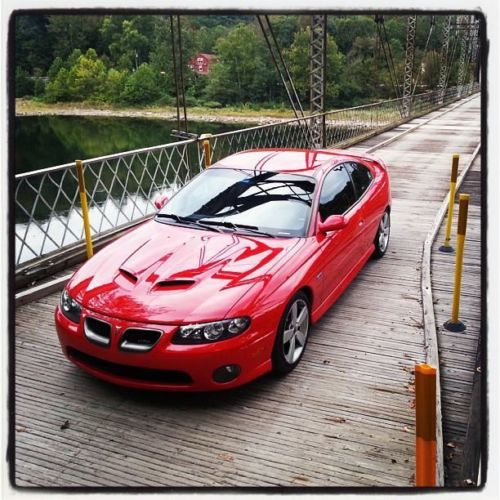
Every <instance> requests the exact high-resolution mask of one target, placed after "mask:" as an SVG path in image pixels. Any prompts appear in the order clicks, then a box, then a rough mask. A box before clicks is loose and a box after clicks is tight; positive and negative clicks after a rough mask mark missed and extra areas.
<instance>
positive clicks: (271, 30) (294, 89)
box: [265, 16, 304, 116]
mask: <svg viewBox="0 0 500 500" xmlns="http://www.w3.org/2000/svg"><path fill="white" fill-rule="evenodd" d="M265 19H266V22H267V25H268V28H269V33H270V34H271V37H272V39H273V42H274V45H275V47H276V52H277V53H278V56H279V58H280V61H281V64H282V65H283V68H284V69H285V73H286V76H287V78H288V81H289V83H290V87H291V88H292V92H293V94H294V96H295V99H296V101H297V104H298V107H299V110H300V114H301V115H302V116H304V109H303V108H302V103H301V102H300V98H299V95H298V93H297V90H296V88H295V85H294V83H293V79H292V75H291V74H290V71H288V66H287V65H286V63H285V60H284V58H283V55H282V53H281V49H280V46H279V44H278V40H277V39H276V36H275V35H274V30H273V27H272V26H271V21H270V20H269V16H265Z"/></svg>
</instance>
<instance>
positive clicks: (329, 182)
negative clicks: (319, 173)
mask: <svg viewBox="0 0 500 500" xmlns="http://www.w3.org/2000/svg"><path fill="white" fill-rule="evenodd" d="M355 201H356V198H355V196H354V186H353V184H352V181H351V178H350V177H349V174H348V173H347V170H346V168H345V165H339V166H337V167H335V168H334V169H333V170H330V172H329V173H328V174H327V176H326V177H325V181H324V182H323V187H322V189H321V196H320V199H319V214H320V217H321V220H322V221H324V220H325V219H326V218H327V217H329V216H330V215H342V214H343V213H344V212H345V211H346V210H347V209H348V208H349V207H350V206H351V205H352V204H353V203H354V202H355Z"/></svg>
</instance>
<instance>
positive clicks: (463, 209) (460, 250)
mask: <svg viewBox="0 0 500 500" xmlns="http://www.w3.org/2000/svg"><path fill="white" fill-rule="evenodd" d="M469 200H470V195H469V194H461V195H460V198H459V205H458V226H457V255H456V259H455V286H454V287H453V304H452V308H451V319H450V320H448V321H447V322H446V323H445V324H444V327H445V328H446V329H447V330H449V331H450V332H463V331H464V330H465V325H464V324H463V323H462V322H461V321H460V320H459V319H458V313H459V310H460V288H461V286H462V266H463V261H464V245H465V231H466V228H467V212H468V211H469Z"/></svg>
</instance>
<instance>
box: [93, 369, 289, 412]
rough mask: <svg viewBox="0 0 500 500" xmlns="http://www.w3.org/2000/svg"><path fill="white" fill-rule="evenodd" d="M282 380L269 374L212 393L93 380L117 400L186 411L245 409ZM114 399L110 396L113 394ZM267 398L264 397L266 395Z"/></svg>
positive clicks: (103, 391)
mask: <svg viewBox="0 0 500 500" xmlns="http://www.w3.org/2000/svg"><path fill="white" fill-rule="evenodd" d="M282 380H283V378H281V377H277V376H275V375H273V374H266V375H263V376H262V377H260V378H258V379H257V380H254V381H252V382H249V383H248V384H245V385H243V386H241V387H236V388H234V389H225V390H221V391H212V392H170V391H149V390H147V391H146V390H141V389H129V388H125V387H121V386H116V385H114V384H111V383H109V382H105V381H102V380H97V379H93V382H94V383H95V384H97V385H98V386H99V392H101V393H104V396H106V393H110V392H111V393H112V395H113V396H114V398H115V399H120V400H122V401H128V402H130V403H135V404H137V405H140V406H148V407H154V408H168V407H184V408H189V409H207V408H224V407H225V406H227V407H232V406H235V405H243V404H244V403H245V402H246V401H247V400H248V399H250V398H252V399H253V398H254V397H255V396H256V394H258V393H264V392H268V391H269V390H271V391H272V390H273V388H274V387H276V386H277V385H280V384H281V383H282ZM110 396H111V394H110ZM263 397H265V395H263Z"/></svg>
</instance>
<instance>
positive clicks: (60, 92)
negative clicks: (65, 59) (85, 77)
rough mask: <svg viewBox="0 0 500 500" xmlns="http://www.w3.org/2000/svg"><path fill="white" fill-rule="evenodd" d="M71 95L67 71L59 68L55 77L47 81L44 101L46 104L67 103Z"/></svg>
mask: <svg viewBox="0 0 500 500" xmlns="http://www.w3.org/2000/svg"><path fill="white" fill-rule="evenodd" d="M71 98H72V95H71V94H70V92H69V71H68V70H67V69H66V68H64V67H63V68H61V69H60V70H59V71H58V72H57V75H56V77H55V78H54V79H53V80H51V81H49V83H48V84H47V86H46V87H45V100H46V101H47V102H59V101H62V102H64V101H69V100H71Z"/></svg>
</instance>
